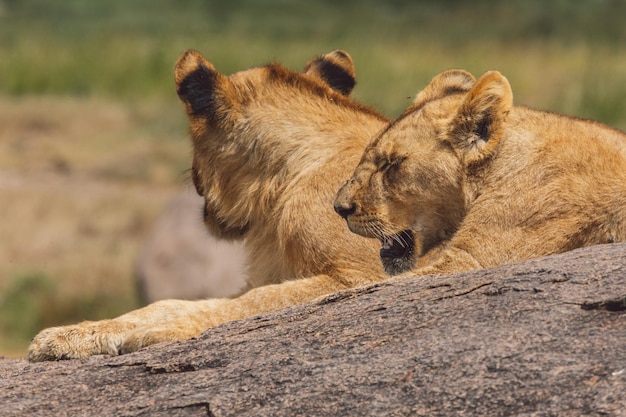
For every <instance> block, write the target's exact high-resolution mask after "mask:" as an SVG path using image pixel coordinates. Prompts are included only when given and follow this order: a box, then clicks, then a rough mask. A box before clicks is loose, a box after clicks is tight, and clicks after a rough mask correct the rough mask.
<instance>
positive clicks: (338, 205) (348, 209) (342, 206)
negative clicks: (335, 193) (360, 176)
mask: <svg viewBox="0 0 626 417" xmlns="http://www.w3.org/2000/svg"><path fill="white" fill-rule="evenodd" d="M334 207H335V211H336V212H337V214H339V215H340V216H341V217H343V218H344V219H345V218H347V217H348V216H349V215H351V214H354V212H355V211H356V204H355V203H353V202H351V201H339V199H337V200H335V204H334Z"/></svg>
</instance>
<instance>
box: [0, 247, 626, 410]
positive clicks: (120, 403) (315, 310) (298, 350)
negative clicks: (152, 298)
mask: <svg viewBox="0 0 626 417" xmlns="http://www.w3.org/2000/svg"><path fill="white" fill-rule="evenodd" d="M0 404H2V412H1V414H2V415H3V416H24V415H37V416H59V415H98V416H120V415H124V416H166V415H167V416H196V415H202V416H213V417H218V416H259V415H266V416H337V415H340V416H343V415H349V416H354V415H372V416H378V415H385V416H404V415H407V416H408V415H410V416H453V415H465V416H505V415H506V416H509V415H516V416H557V415H558V416H583V415H584V416H624V415H626V414H625V412H626V244H613V245H601V246H595V247H590V248H584V249H580V250H576V251H572V252H569V253H565V254H561V255H556V256H551V257H546V258H542V259H534V260H530V261H527V262H523V263H518V264H511V265H505V266H501V267H498V268H492V269H487V270H480V271H474V272H467V273H461V274H455V275H449V276H427V277H416V278H413V279H404V280H392V281H388V282H383V283H380V284H376V285H371V286H368V287H363V288H357V289H354V290H348V291H344V292H340V293H336V294H332V295H330V296H328V297H326V298H324V299H322V300H319V301H318V302H314V303H308V304H303V305H299V306H293V307H290V308H287V309H283V310H280V311H277V312H274V313H271V314H266V315H263V316H258V317H254V318H250V319H246V320H241V321H236V322H231V323H227V324H225V325H222V326H219V327H216V328H213V329H208V330H207V331H206V332H204V333H203V335H202V336H201V337H199V338H198V339H194V340H190V341H186V342H180V343H170V344H163V345H156V346H152V347H149V348H146V349H144V350H141V351H139V352H136V353H134V354H129V355H125V356H119V357H92V358H89V359H87V360H72V361H61V362H51V363H34V364H30V363H28V362H26V361H25V360H0Z"/></svg>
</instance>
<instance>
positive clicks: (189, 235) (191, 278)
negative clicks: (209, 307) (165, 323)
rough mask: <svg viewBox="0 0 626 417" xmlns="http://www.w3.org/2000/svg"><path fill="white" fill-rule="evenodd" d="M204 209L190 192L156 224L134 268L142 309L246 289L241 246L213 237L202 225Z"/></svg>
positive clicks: (182, 194) (175, 200) (174, 200)
mask: <svg viewBox="0 0 626 417" xmlns="http://www.w3.org/2000/svg"><path fill="white" fill-rule="evenodd" d="M202 205H203V202H202V198H201V197H199V196H198V195H197V194H196V193H195V191H193V186H188V187H185V189H184V190H183V191H181V192H180V193H178V194H177V195H176V196H174V198H172V200H171V201H170V202H169V203H168V205H167V207H166V208H165V210H164V211H163V213H162V214H161V215H160V216H159V218H158V219H157V222H156V224H155V227H154V230H153V232H152V235H151V236H150V237H149V238H148V239H147V241H146V243H145V245H144V247H143V248H142V250H141V253H140V254H139V257H138V259H137V263H136V269H135V271H136V272H135V276H136V280H137V288H138V294H139V297H140V299H141V301H142V302H143V303H145V304H147V303H151V302H154V301H157V300H162V299H165V298H177V299H198V298H209V297H211V298H219V297H230V296H233V295H237V294H239V293H241V291H242V289H243V288H244V286H245V269H244V265H245V259H246V257H245V252H244V249H243V245H242V244H241V243H239V242H227V241H223V240H218V239H216V238H214V237H213V236H211V235H210V234H209V233H208V232H207V230H206V228H205V227H204V225H203V224H202Z"/></svg>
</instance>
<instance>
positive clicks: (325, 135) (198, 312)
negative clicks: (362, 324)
mask: <svg viewBox="0 0 626 417" xmlns="http://www.w3.org/2000/svg"><path fill="white" fill-rule="evenodd" d="M175 78H176V85H177V92H178V94H179V97H180V98H181V100H182V101H183V103H184V105H185V108H186V111H187V115H188V117H189V121H190V125H191V129H190V131H191V137H192V141H193V148H194V155H193V166H192V177H193V180H194V184H195V186H196V189H197V190H198V192H199V193H200V194H201V195H202V196H204V199H205V206H206V207H205V212H204V220H205V223H206V225H207V228H208V229H209V230H210V231H211V232H212V233H213V234H215V235H216V236H218V237H222V238H227V239H245V247H246V250H247V252H248V262H249V264H248V268H247V270H248V275H249V286H250V290H249V291H248V292H246V293H245V294H243V295H242V296H240V297H238V298H235V299H213V300H202V301H177V300H165V301H159V302H156V303H154V304H151V305H149V306H147V307H145V308H142V309H139V310H135V311H132V312H130V313H127V314H125V315H122V316H120V317H118V318H115V319H112V320H104V321H97V322H83V323H79V324H76V325H71V326H64V327H54V328H49V329H45V330H43V331H42V332H40V333H39V334H38V335H37V336H36V337H35V338H34V340H33V342H32V344H31V346H30V348H29V358H30V360H32V361H41V360H54V359H65V358H82V357H87V356H90V355H94V354H111V355H116V354H119V353H124V352H130V351H134V350H137V349H139V348H141V347H143V346H147V345H150V344H153V343H158V342H164V341H173V340H181V339H187V338H191V337H194V336H198V335H199V334H200V333H201V332H202V331H203V330H204V329H206V328H208V327H211V326H215V325H218V324H220V323H224V322H226V321H230V320H235V319H239V318H242V317H248V316H253V315H256V314H260V313H263V312H267V311H270V310H274V309H278V308H281V307H285V306H289V305H292V304H296V303H302V302H306V301H309V300H313V299H315V298H318V297H320V296H323V295H325V294H329V293H331V292H334V291H338V290H341V289H344V288H349V287H354V286H358V285H362V284H366V283H369V282H373V281H377V280H381V279H383V278H384V277H385V273H384V271H383V268H382V265H381V264H380V260H379V259H378V249H377V245H376V243H375V242H373V241H371V240H370V239H365V238H362V237H360V236H357V235H354V234H352V233H350V232H349V231H348V230H347V229H346V228H345V227H344V226H343V224H342V221H341V219H340V218H339V217H338V216H337V215H336V214H335V213H334V212H333V206H332V204H333V199H334V196H335V193H336V191H337V189H338V188H339V187H340V186H341V184H342V183H344V182H345V181H346V179H347V178H349V176H350V172H351V170H352V168H353V167H354V166H356V164H357V163H358V161H359V158H360V155H361V153H362V152H363V149H364V148H365V146H366V145H367V144H368V143H369V141H370V140H371V138H372V137H374V136H375V135H376V134H377V133H378V132H379V131H380V130H381V129H383V128H384V127H385V126H386V125H387V123H388V122H387V120H386V119H385V118H384V117H382V116H381V115H379V114H378V113H376V112H374V111H373V110H371V109H369V108H367V107H364V106H362V105H360V104H358V103H356V102H355V101H353V100H351V99H349V98H348V97H347V95H348V94H349V93H350V92H351V90H352V88H353V87H354V68H353V64H352V59H351V58H350V56H349V55H348V54H347V53H345V52H343V51H334V52H331V53H329V54H326V55H323V56H320V57H317V58H315V59H314V60H312V61H311V62H309V63H308V64H307V66H306V67H305V70H304V72H302V73H297V72H293V71H289V70H287V69H285V68H283V67H281V66H279V65H277V64H272V65H268V66H264V67H259V68H252V69H249V70H246V71H242V72H238V73H235V74H233V75H231V76H224V75H222V74H220V73H219V72H217V70H215V68H214V67H213V65H212V64H211V63H209V62H208V61H206V60H205V59H204V58H203V57H202V56H201V55H200V54H199V53H197V52H195V51H188V52H186V53H184V54H183V55H182V56H181V57H180V59H179V60H178V63H177V64H176V68H175Z"/></svg>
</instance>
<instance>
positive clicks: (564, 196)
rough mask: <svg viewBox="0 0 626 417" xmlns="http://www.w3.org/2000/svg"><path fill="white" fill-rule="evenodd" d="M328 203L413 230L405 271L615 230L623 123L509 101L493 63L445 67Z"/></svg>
mask: <svg viewBox="0 0 626 417" xmlns="http://www.w3.org/2000/svg"><path fill="white" fill-rule="evenodd" d="M335 204H336V205H337V206H339V207H354V213H352V214H351V215H350V216H348V217H347V222H348V226H349V228H350V229H351V230H352V231H353V232H355V233H358V234H360V235H363V236H366V237H371V238H378V239H381V238H384V236H386V235H391V234H395V233H398V232H400V231H403V230H407V229H408V230H411V231H412V232H413V235H414V237H415V246H416V250H415V252H414V253H413V255H412V256H411V259H405V260H404V262H403V263H401V264H402V265H403V268H404V269H411V270H412V271H411V274H443V273H452V272H458V271H464V270H470V269H477V268H485V267H491V266H496V265H500V264H505V263H509V262H514V261H519V260H524V259H528V258H533V257H539V256H544V255H550V254H554V253H559V252H564V251H568V250H572V249H575V248H578V247H583V246H589V245H594V244H601V243H610V242H623V241H625V240H626V135H625V134H624V133H622V132H620V131H618V130H615V129H612V128H610V127H608V126H605V125H603V124H601V123H598V122H594V121H590V120H582V119H577V118H572V117H567V116H563V115H558V114H553V113H547V112H542V111H536V110H531V109H528V108H524V107H514V106H513V96H512V92H511V88H510V85H509V82H508V81H507V80H506V78H504V77H503V76H502V75H501V74H500V73H498V72H495V71H491V72H487V73H486V74H484V75H483V76H482V77H480V78H479V79H478V80H475V79H474V77H473V76H472V75H470V74H469V73H467V72H465V71H461V70H452V71H447V72H444V73H442V74H440V75H439V76H437V77H435V78H434V79H433V81H432V82H431V84H430V85H429V86H427V87H426V89H425V90H424V91H422V92H421V93H420V94H419V95H418V96H417V99H416V100H415V103H414V104H413V105H412V106H411V107H409V108H408V109H407V110H406V112H405V113H404V114H403V115H402V116H401V117H399V118H398V120H396V121H395V122H393V123H392V124H391V125H390V126H389V128H388V129H386V130H385V131H384V132H383V133H382V134H381V135H379V136H378V137H377V138H376V139H374V140H373V142H372V143H371V144H370V146H369V147H368V148H367V150H366V151H365V152H364V154H363V156H362V159H361V162H360V163H359V165H358V167H357V168H356V170H355V172H354V174H353V176H352V178H351V179H350V180H349V181H348V182H347V183H346V184H345V186H344V187H342V189H341V190H340V191H339V193H338V195H337V199H336V202H335ZM395 262H399V261H397V260H396V261H395ZM395 268H397V266H395ZM396 272H402V271H396Z"/></svg>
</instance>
